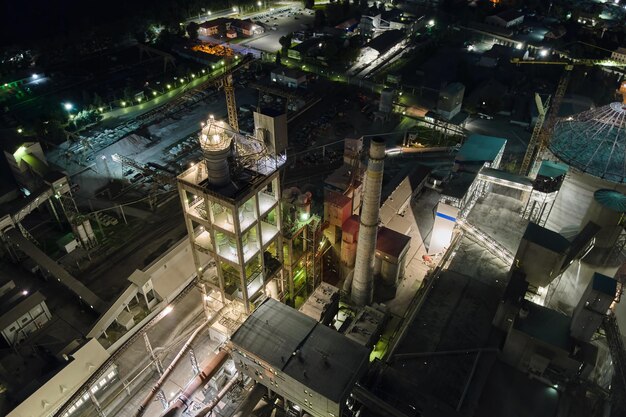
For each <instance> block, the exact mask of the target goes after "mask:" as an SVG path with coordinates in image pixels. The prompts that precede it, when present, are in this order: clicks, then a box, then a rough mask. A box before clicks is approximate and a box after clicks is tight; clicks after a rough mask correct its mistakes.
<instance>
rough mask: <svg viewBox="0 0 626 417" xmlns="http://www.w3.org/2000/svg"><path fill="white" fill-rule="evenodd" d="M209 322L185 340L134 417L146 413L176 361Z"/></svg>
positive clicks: (174, 366) (176, 363)
mask: <svg viewBox="0 0 626 417" xmlns="http://www.w3.org/2000/svg"><path fill="white" fill-rule="evenodd" d="M208 323H209V322H204V323H202V324H201V325H200V326H198V328H197V329H196V330H195V331H194V332H193V333H192V335H191V336H190V337H189V339H188V340H187V342H186V343H185V345H184V346H183V347H182V349H181V350H180V351H179V352H178V354H177V355H176V357H175V358H174V360H173V361H172V363H170V365H169V366H168V367H167V368H166V369H165V370H164V371H163V374H162V375H161V377H160V378H159V379H158V381H157V382H156V384H154V386H153V387H152V389H151V390H150V392H149V393H148V395H147V396H146V398H145V399H144V400H143V402H142V403H141V405H140V406H139V408H138V409H137V412H136V413H135V415H134V416H135V417H141V416H143V415H144V413H145V412H146V409H147V408H148V406H149V405H150V403H151V402H152V399H153V398H154V396H155V395H156V394H157V392H158V391H159V390H160V389H161V387H162V386H163V384H164V383H165V381H166V380H167V378H168V377H169V376H170V373H172V371H173V370H174V368H176V365H178V361H180V359H181V358H182V357H183V355H184V354H185V353H187V351H188V350H189V348H190V347H191V343H192V342H193V341H194V340H195V338H196V336H198V334H199V333H200V331H201V330H202V329H204V327H205V326H206V325H207V324H208Z"/></svg>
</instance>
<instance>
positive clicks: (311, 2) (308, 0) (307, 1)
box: [304, 0, 315, 10]
mask: <svg viewBox="0 0 626 417" xmlns="http://www.w3.org/2000/svg"><path fill="white" fill-rule="evenodd" d="M314 6H315V0H304V7H305V8H307V9H311V10H313V7H314Z"/></svg>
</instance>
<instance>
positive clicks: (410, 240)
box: [0, 75, 626, 417]
mask: <svg viewBox="0 0 626 417" xmlns="http://www.w3.org/2000/svg"><path fill="white" fill-rule="evenodd" d="M229 77H230V79H228V78H229ZM224 85H225V88H224V89H225V90H226V95H227V106H228V110H229V111H228V116H229V117H228V119H229V120H228V121H226V120H220V119H219V118H216V117H214V116H213V115H206V118H205V121H204V122H203V123H202V126H201V129H200V131H199V133H198V134H197V137H196V139H195V140H196V144H195V146H196V147H197V149H199V153H198V158H197V159H196V160H194V161H192V162H190V164H189V165H188V166H186V167H185V168H184V169H183V170H181V171H179V172H176V173H175V174H171V175H169V176H168V175H166V174H167V173H161V174H159V175H160V176H159V177H157V178H160V185H159V186H162V187H164V189H165V188H166V187H165V185H167V188H166V189H165V191H163V192H162V193H163V194H165V193H166V192H168V191H170V189H171V191H172V192H173V193H174V194H176V193H177V195H178V197H179V203H180V206H181V207H182V214H183V216H182V218H179V221H180V222H183V223H184V226H185V229H186V237H185V238H184V239H182V240H181V241H180V242H178V243H177V244H176V246H173V249H170V250H169V251H168V252H166V253H165V254H164V255H162V256H160V257H158V258H157V259H154V260H153V261H151V262H150V263H149V265H148V266H147V267H146V268H144V269H143V270H140V269H137V270H135V271H134V272H133V273H132V275H130V277H129V278H128V281H129V283H128V286H127V287H126V289H125V290H123V291H121V295H120V296H119V297H118V298H117V299H115V300H113V301H112V302H105V301H104V300H102V299H101V298H100V297H99V296H98V295H96V293H95V292H94V291H92V290H91V289H89V288H88V287H87V286H86V285H84V284H83V283H82V282H81V281H80V280H79V279H78V278H76V277H75V276H74V275H73V274H72V273H71V272H68V268H66V267H64V266H63V265H61V264H60V263H59V262H57V261H55V260H53V259H51V258H50V257H49V256H48V255H47V254H46V253H44V251H43V250H42V249H41V246H42V245H41V244H40V242H37V241H36V239H35V238H34V237H33V236H32V235H31V234H30V233H29V231H28V230H27V228H25V227H24V226H23V221H24V219H25V218H26V216H30V215H38V216H39V215H42V213H44V214H45V213H47V215H51V216H52V218H55V219H56V221H57V222H58V223H59V224H68V225H70V228H71V230H68V233H70V232H71V233H72V236H75V238H74V237H72V238H71V239H69V240H67V242H65V243H64V245H74V246H79V247H84V248H90V247H94V246H96V245H99V244H100V242H99V241H98V238H97V233H94V228H95V227H94V225H95V224H97V227H100V228H101V227H102V224H104V225H105V226H107V224H110V223H112V222H113V221H115V222H117V221H119V219H118V218H113V217H112V216H111V215H108V214H106V213H107V212H110V211H106V210H102V211H100V210H94V213H96V214H93V213H90V214H88V213H81V211H80V210H79V209H78V207H77V204H76V201H75V198H74V190H73V186H72V182H71V181H70V179H69V178H68V177H67V176H66V175H65V174H63V173H61V172H58V171H57V170H55V169H54V168H53V167H52V164H50V163H49V162H48V161H47V160H46V156H45V155H44V153H43V151H42V148H41V145H40V144H39V143H37V142H28V143H23V144H20V145H19V146H18V147H16V148H15V149H14V150H13V152H5V157H6V159H7V160H8V162H9V164H10V167H11V170H12V172H13V174H14V176H15V180H16V181H17V182H18V183H19V184H20V187H21V188H22V189H25V190H29V192H30V195H29V196H28V197H27V198H26V199H22V200H20V204H19V205H17V206H10V209H9V210H8V212H6V213H5V214H4V216H3V217H2V218H0V237H1V239H2V245H3V251H4V253H5V254H6V255H7V256H9V257H11V259H12V260H13V261H14V262H15V263H21V264H22V265H23V264H28V265H31V269H33V270H37V271H39V272H38V273H40V274H42V276H44V277H46V280H49V281H50V285H57V283H58V284H60V285H62V287H63V288H64V289H65V290H66V291H67V293H68V294H69V295H68V296H71V297H72V298H73V299H74V300H76V299H78V300H80V301H79V302H80V304H81V305H82V306H83V307H84V310H87V311H92V312H93V314H96V315H97V317H98V318H97V320H96V322H95V323H96V324H95V325H94V326H93V328H92V330H91V331H90V332H89V334H87V335H85V338H84V339H85V340H87V342H86V343H84V344H78V343H77V344H75V345H73V346H72V347H71V348H68V349H66V350H65V351H63V352H61V353H60V355H64V356H63V357H64V358H65V360H66V361H67V364H66V365H65V368H63V370H62V371H61V372H59V373H57V374H56V375H55V376H53V377H52V378H51V379H50V380H49V381H48V382H46V383H45V384H44V385H43V386H41V387H40V388H38V389H37V390H35V391H34V392H33V393H32V394H31V395H30V396H29V397H28V398H27V399H26V400H24V402H23V403H21V404H20V405H18V406H17V407H16V408H15V409H14V410H13V411H12V412H10V413H9V414H8V415H9V416H10V417H31V416H55V417H70V416H83V415H85V416H86V415H99V416H107V415H134V416H142V415H150V416H198V417H200V416H227V415H228V416H231V415H232V416H248V415H259V416H260V415H268V416H269V415H271V416H298V417H305V416H308V417H311V416H312V417H341V416H348V417H352V416H354V417H356V416H360V417H366V416H368V417H369V416H371V417H374V416H381V417H382V416H394V417H411V416H474V415H476V416H488V415H507V413H509V412H511V410H515V409H516V407H522V405H521V404H524V403H527V404H526V405H525V406H524V407H526V408H525V409H529V410H532V409H533V407H536V408H537V409H542V410H544V411H546V410H547V411H546V412H548V413H550V412H552V414H551V415H556V407H557V405H556V404H557V403H558V404H559V405H558V408H559V410H562V407H563V405H562V404H563V402H566V403H567V404H568V406H567V407H568V409H567V410H566V411H563V412H562V414H561V411H559V415H588V416H605V415H607V416H608V415H624V413H625V412H626V392H625V390H626V356H625V351H624V343H623V340H624V333H623V332H624V331H626V330H624V329H626V305H625V304H624V303H620V300H621V295H622V288H623V283H624V280H626V267H625V266H624V265H626V264H625V262H626V257H625V256H624V255H625V254H624V250H625V247H624V246H625V244H626V231H625V230H624V213H626V185H624V182H625V181H626V159H625V157H624V155H625V152H626V100H625V101H624V102H613V103H611V104H609V105H606V106H602V107H598V108H594V109H591V110H588V111H584V112H582V113H580V114H577V115H574V116H571V117H567V118H561V119H558V120H557V119H555V123H554V125H549V126H548V128H547V129H546V126H543V132H546V131H547V132H548V133H549V137H548V138H547V139H546V140H544V141H543V142H541V143H535V144H534V145H535V146H536V148H535V149H531V151H533V152H531V153H532V158H531V164H530V166H529V169H528V172H529V173H530V174H529V175H526V172H522V173H519V174H518V173H512V172H510V171H507V170H505V169H503V167H501V165H502V159H503V155H504V151H505V147H506V145H507V141H508V140H510V138H501V137H494V136H487V135H480V134H475V133H474V134H469V135H468V136H467V137H466V138H464V139H463V140H462V142H461V143H459V144H458V146H455V147H452V148H450V149H449V150H446V151H445V157H444V158H442V160H443V162H441V163H439V165H438V166H437V167H433V164H427V163H422V162H423V161H422V159H420V155H421V154H420V153H412V152H411V151H410V148H408V147H406V148H405V147H400V148H399V147H397V146H396V144H395V143H391V142H390V141H389V140H386V139H385V137H386V135H385V133H384V132H381V134H380V135H370V136H363V137H359V138H353V137H346V138H345V140H344V141H343V142H344V152H343V164H342V165H341V166H340V167H339V168H337V169H335V170H334V171H333V172H332V173H330V174H329V175H327V176H326V177H325V179H324V182H323V185H321V186H320V188H321V189H320V190H317V191H319V193H314V192H312V191H311V190H308V189H305V188H304V187H302V188H301V187H298V186H283V183H284V182H285V175H284V169H285V167H286V166H287V165H289V164H290V159H289V158H288V156H287V155H288V148H289V144H290V138H289V134H288V129H287V115H286V113H285V112H283V111H278V110H277V109H276V108H269V107H267V108H266V107H263V106H261V105H259V106H257V108H256V110H255V111H254V112H253V120H254V128H253V132H252V133H251V134H250V133H245V132H242V131H240V130H239V128H238V123H237V112H236V109H235V110H234V111H231V110H232V108H231V107H232V106H234V92H233V90H232V76H230V75H227V76H226V79H225V81H224ZM229 86H230V87H229ZM229 88H230V90H229ZM621 92H622V93H623V94H624V95H625V96H626V84H622V86H621ZM229 94H230V95H231V96H230V98H229ZM381 94H382V95H386V94H388V90H384V91H383V92H382V93H381ZM382 101H383V100H382V99H381V103H382ZM547 123H549V122H547ZM538 129H541V125H540V126H539V128H538ZM531 145H533V143H532V141H531ZM116 155H117V154H116ZM113 160H114V161H118V162H119V163H120V164H122V170H126V169H127V167H131V168H132V169H137V170H140V169H141V170H145V169H146V168H145V167H142V166H141V165H140V164H139V163H138V162H137V161H134V160H133V159H132V158H130V157H125V156H123V155H117V156H115V157H114V158H113ZM102 161H104V163H105V164H106V163H107V162H106V158H104V157H103V158H102ZM102 161H100V163H102ZM442 165H445V169H443V170H442V169H441V166H442ZM106 167H107V168H106V169H107V170H110V167H109V166H108V165H107V166H106ZM133 167H134V168H133ZM442 173H443V175H442ZM164 184H165V185H164ZM313 191H315V190H313ZM170 195H171V194H170ZM315 195H323V199H322V201H315ZM159 196H160V194H159V195H157V197H159ZM174 200H176V198H175V197H174ZM175 202H176V203H178V202H177V201H175ZM150 204H151V206H152V204H154V205H158V204H165V203H163V202H162V201H160V200H159V199H158V198H157V199H153V200H151V203H150ZM118 210H119V213H120V214H121V216H123V218H124V221H125V220H126V217H125V216H135V215H140V213H139V210H136V209H135V211H133V209H132V208H124V209H123V210H122V207H121V206H120V207H119V209H118ZM120 218H121V217H120ZM153 227H157V225H154V226H153ZM69 252H70V251H69V250H68V253H69ZM77 262H78V261H77ZM55 281H56V282H55ZM2 285H3V286H2V287H1V288H2V290H3V291H2V293H1V294H2V296H3V297H9V298H10V299H12V300H14V301H15V300H18V301H19V303H15V305H18V306H19V308H17V307H16V309H15V311H17V312H19V314H17V313H15V311H13V310H9V313H10V314H8V313H7V312H5V313H7V314H5V315H3V316H2V326H0V327H1V328H0V331H1V332H2V335H3V338H4V340H5V342H6V343H7V345H9V346H15V349H16V351H17V349H18V348H17V346H18V345H19V344H20V343H21V342H23V341H24V340H26V339H27V338H28V337H31V336H30V335H31V334H36V333H37V330H38V329H40V328H41V327H43V326H44V325H45V323H46V322H48V321H50V320H54V319H53V317H54V314H51V312H50V311H49V309H48V307H47V306H46V302H45V297H43V296H42V295H41V294H40V293H39V292H38V291H31V292H30V293H29V291H27V290H22V289H21V288H20V286H19V285H18V286H16V285H15V282H13V281H10V282H6V283H3V284H2ZM105 285H106V283H105ZM188 296H189V297H191V298H187V297H188ZM20 297H22V298H20ZM9 298H7V300H8V299H9ZM187 299H188V300H192V301H185V302H189V303H190V304H189V306H191V307H189V308H190V309H194V308H196V306H201V307H202V314H201V317H199V318H198V317H197V318H196V319H195V321H194V322H193V323H195V324H196V325H197V326H196V327H195V328H193V331H184V332H183V331H182V330H180V329H179V328H178V327H172V329H178V330H171V331H170V333H171V334H170V335H169V336H170V337H172V338H175V339H176V343H177V344H176V343H175V344H173V345H172V346H174V347H173V348H171V349H170V350H169V351H166V350H165V349H164V348H161V349H160V350H159V349H156V348H153V347H152V344H151V342H150V340H149V337H148V330H149V329H151V328H153V327H154V326H156V325H157V323H159V322H161V321H163V322H166V321H167V320H172V321H173V324H172V325H173V326H175V325H176V323H175V321H176V319H173V315H174V314H176V312H177V311H179V309H182V308H183V307H182V306H183V305H184V303H185V302H183V301H181V300H187ZM11 311H13V312H11ZM81 311H82V310H81ZM135 311H141V312H142V313H141V315H138V314H135ZM80 314H86V313H84V311H82V312H81V313H80ZM140 336H143V338H142V337H140ZM137 340H138V342H137V345H138V346H143V345H145V351H140V350H137V351H136V352H135V353H134V355H135V356H134V358H135V360H136V361H137V363H139V362H141V361H143V360H144V359H146V358H148V357H149V358H148V360H149V362H148V365H146V366H145V369H148V370H150V371H154V372H156V374H157V379H156V381H151V382H148V383H146V382H142V381H141V379H140V378H138V377H137V376H136V375H139V374H134V373H133V372H135V370H134V368H132V366H131V365H124V366H122V365H120V363H119V361H118V360H117V359H116V356H115V355H116V354H117V353H116V352H118V351H119V350H122V351H124V350H125V349H126V351H127V352H130V353H132V352H133V349H134V348H132V347H131V348H129V347H128V346H135V345H134V343H135V342H136V341H137ZM199 341H203V342H202V343H203V344H202V345H201V346H203V347H202V348H201V347H198V346H200V344H199ZM41 343H42V344H43V343H44V342H41ZM192 345H193V346H192ZM165 354H170V355H171V356H169V357H170V358H171V361H169V363H168V364H166V366H164V363H163V362H164V358H165V357H166V356H164V355H165ZM116 361H117V362H116ZM132 365H136V364H132ZM125 367H126V368H128V369H126V368H125ZM183 368H184V369H186V371H185V372H188V371H189V372H191V373H190V375H191V376H190V377H189V376H188V377H186V378H183V377H180V373H179V374H177V372H179V371H180V369H183ZM188 368H190V369H188ZM177 375H178V376H177ZM185 375H187V374H185ZM176 378H178V379H176ZM181 378H182V379H181ZM174 380H175V382H172V381H174ZM121 407H126V408H124V410H125V411H124V412H121V411H112V410H121V409H122V408H121ZM128 407H132V412H129V408H128ZM105 410H107V411H105ZM550 410H552V411H550ZM576 412H578V413H579V414H576ZM531 413H532V411H531ZM519 415H527V414H519ZM530 415H532V414H530ZM535 415H544V414H535ZM548 415H550V414H548Z"/></svg>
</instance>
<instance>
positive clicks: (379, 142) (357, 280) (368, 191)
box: [352, 137, 385, 306]
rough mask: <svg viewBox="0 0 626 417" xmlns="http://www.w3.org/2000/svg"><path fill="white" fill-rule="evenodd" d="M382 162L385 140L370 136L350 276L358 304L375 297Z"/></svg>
mask: <svg viewBox="0 0 626 417" xmlns="http://www.w3.org/2000/svg"><path fill="white" fill-rule="evenodd" d="M384 164H385V141H384V140H383V139H382V138H379V137H376V138H373V139H372V142H371V143H370V159H369V162H368V164H367V172H366V173H365V191H364V193H363V204H362V206H361V218H360V222H361V226H360V228H359V237H358V243H357V249H356V263H355V267H354V277H353V279H352V301H353V302H354V303H355V304H356V305H359V306H363V305H368V304H371V303H372V299H373V297H374V275H373V271H374V255H375V251H376V233H377V232H378V211H379V209H380V192H381V187H382V183H383V167H384Z"/></svg>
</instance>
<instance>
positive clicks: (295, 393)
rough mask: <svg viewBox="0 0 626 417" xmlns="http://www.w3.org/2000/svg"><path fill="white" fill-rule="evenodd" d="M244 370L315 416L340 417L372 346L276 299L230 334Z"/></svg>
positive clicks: (236, 360) (240, 367)
mask: <svg viewBox="0 0 626 417" xmlns="http://www.w3.org/2000/svg"><path fill="white" fill-rule="evenodd" d="M231 344H232V353H231V354H232V357H233V360H234V361H235V365H236V366H237V369H238V370H239V372H241V373H242V374H243V375H245V376H247V377H249V378H251V379H253V380H254V381H256V382H257V383H258V384H261V385H263V386H265V387H266V388H267V389H268V390H269V391H271V392H273V393H275V394H277V395H280V396H282V397H284V398H285V399H286V400H287V401H289V402H291V403H292V404H295V405H296V406H298V407H299V408H300V409H302V410H303V411H304V412H305V413H308V414H310V415H311V416H313V417H339V416H341V415H342V412H343V410H344V408H345V405H346V400H347V399H348V396H349V394H350V392H351V390H352V388H353V386H354V384H355V382H356V381H357V380H358V378H359V377H360V376H361V375H362V374H363V372H364V371H365V370H366V368H367V364H368V358H369V349H368V348H367V347H365V346H362V345H360V344H358V343H357V342H355V341H353V340H350V339H349V338H347V337H346V336H344V335H342V334H340V333H338V332H336V331H335V330H333V329H331V328H329V327H326V326H324V325H322V324H320V323H318V322H317V321H315V320H314V319H312V318H310V317H308V316H306V315H304V314H303V313H300V312H299V311H296V310H294V309H292V308H291V307H289V306H286V305H284V304H281V303H279V302H277V301H275V300H273V299H271V298H270V299H267V300H266V301H265V302H264V303H262V304H261V305H260V306H259V307H258V308H257V309H256V310H255V311H254V312H253V313H252V315H251V316H250V317H249V318H248V319H247V320H246V322H244V324H243V325H242V326H241V327H240V328H239V329H238V330H237V331H236V332H235V334H233V336H232V338H231Z"/></svg>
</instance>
